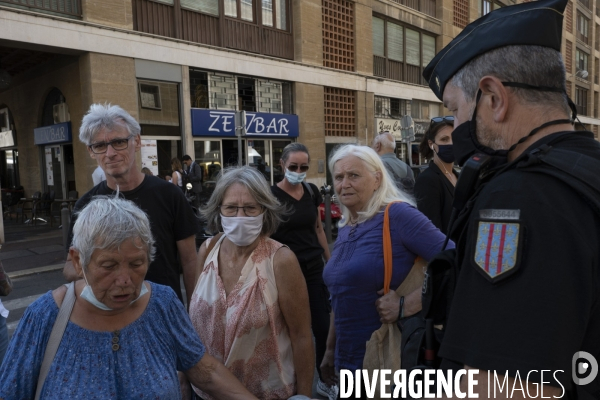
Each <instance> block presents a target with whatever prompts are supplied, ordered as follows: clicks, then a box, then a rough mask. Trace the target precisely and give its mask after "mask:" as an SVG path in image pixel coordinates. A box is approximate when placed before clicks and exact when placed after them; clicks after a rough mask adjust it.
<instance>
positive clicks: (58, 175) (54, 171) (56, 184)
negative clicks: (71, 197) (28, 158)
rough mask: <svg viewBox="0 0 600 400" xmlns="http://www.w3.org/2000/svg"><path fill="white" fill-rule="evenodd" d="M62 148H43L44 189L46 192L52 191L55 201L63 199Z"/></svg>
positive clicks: (58, 146) (55, 146) (57, 146)
mask: <svg viewBox="0 0 600 400" xmlns="http://www.w3.org/2000/svg"><path fill="white" fill-rule="evenodd" d="M61 147H62V146H60V145H54V146H45V147H44V172H45V174H44V175H45V177H46V182H45V185H44V186H45V187H46V190H48V191H54V198H55V199H64V198H65V197H64V193H65V192H64V190H63V187H64V179H63V177H64V174H63V158H64V157H63V152H62V149H61Z"/></svg>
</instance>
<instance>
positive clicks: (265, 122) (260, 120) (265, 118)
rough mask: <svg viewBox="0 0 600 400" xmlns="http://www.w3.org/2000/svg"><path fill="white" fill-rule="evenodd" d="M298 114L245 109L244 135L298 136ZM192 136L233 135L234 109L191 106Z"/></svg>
mask: <svg viewBox="0 0 600 400" xmlns="http://www.w3.org/2000/svg"><path fill="white" fill-rule="evenodd" d="M299 131H300V129H299V127H298V116H297V115H293V114H271V113H259V112H249V111H246V136H267V137H286V138H287V137H298V133H299ZM192 136H219V137H235V111H220V110H205V109H199V108H192Z"/></svg>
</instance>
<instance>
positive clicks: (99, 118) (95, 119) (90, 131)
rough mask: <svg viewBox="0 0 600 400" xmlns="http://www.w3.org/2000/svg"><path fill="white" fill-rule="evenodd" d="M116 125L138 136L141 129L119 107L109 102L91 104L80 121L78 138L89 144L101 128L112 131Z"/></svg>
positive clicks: (133, 119)
mask: <svg viewBox="0 0 600 400" xmlns="http://www.w3.org/2000/svg"><path fill="white" fill-rule="evenodd" d="M117 125H120V126H122V127H124V128H125V129H127V132H129V134H130V135H134V136H139V134H140V132H141V130H142V129H141V128H140V124H138V122H137V121H136V120H135V118H133V117H132V116H131V115H129V113H128V112H127V111H125V110H123V109H122V108H121V107H119V106H112V105H110V104H92V105H91V106H90V109H89V110H88V112H87V114H85V116H84V117H83V120H82V121H81V128H79V140H81V141H82V142H83V143H85V145H86V146H89V145H90V144H92V140H93V139H94V135H96V133H98V132H100V131H101V130H102V129H106V130H108V131H112V130H113V129H114V128H115V126H117Z"/></svg>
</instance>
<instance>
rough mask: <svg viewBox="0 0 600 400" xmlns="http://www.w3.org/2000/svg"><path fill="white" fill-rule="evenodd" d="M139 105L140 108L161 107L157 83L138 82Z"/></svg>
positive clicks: (158, 108)
mask: <svg viewBox="0 0 600 400" xmlns="http://www.w3.org/2000/svg"><path fill="white" fill-rule="evenodd" d="M140 105H141V107H142V108H151V109H155V110H160V109H161V105H160V88H159V87H158V85H151V84H147V83H140Z"/></svg>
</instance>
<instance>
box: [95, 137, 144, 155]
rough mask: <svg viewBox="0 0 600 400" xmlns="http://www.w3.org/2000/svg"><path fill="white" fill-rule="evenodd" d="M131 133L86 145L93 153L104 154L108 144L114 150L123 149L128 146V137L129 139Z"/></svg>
mask: <svg viewBox="0 0 600 400" xmlns="http://www.w3.org/2000/svg"><path fill="white" fill-rule="evenodd" d="M132 137H133V135H129V136H127V137H126V138H118V139H113V140H111V141H109V142H98V143H92V144H90V145H89V146H88V147H89V148H90V150H92V153H94V154H104V153H106V150H108V146H109V145H111V146H112V148H113V149H115V150H125V149H126V148H127V147H128V146H129V139H131V138H132Z"/></svg>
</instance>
